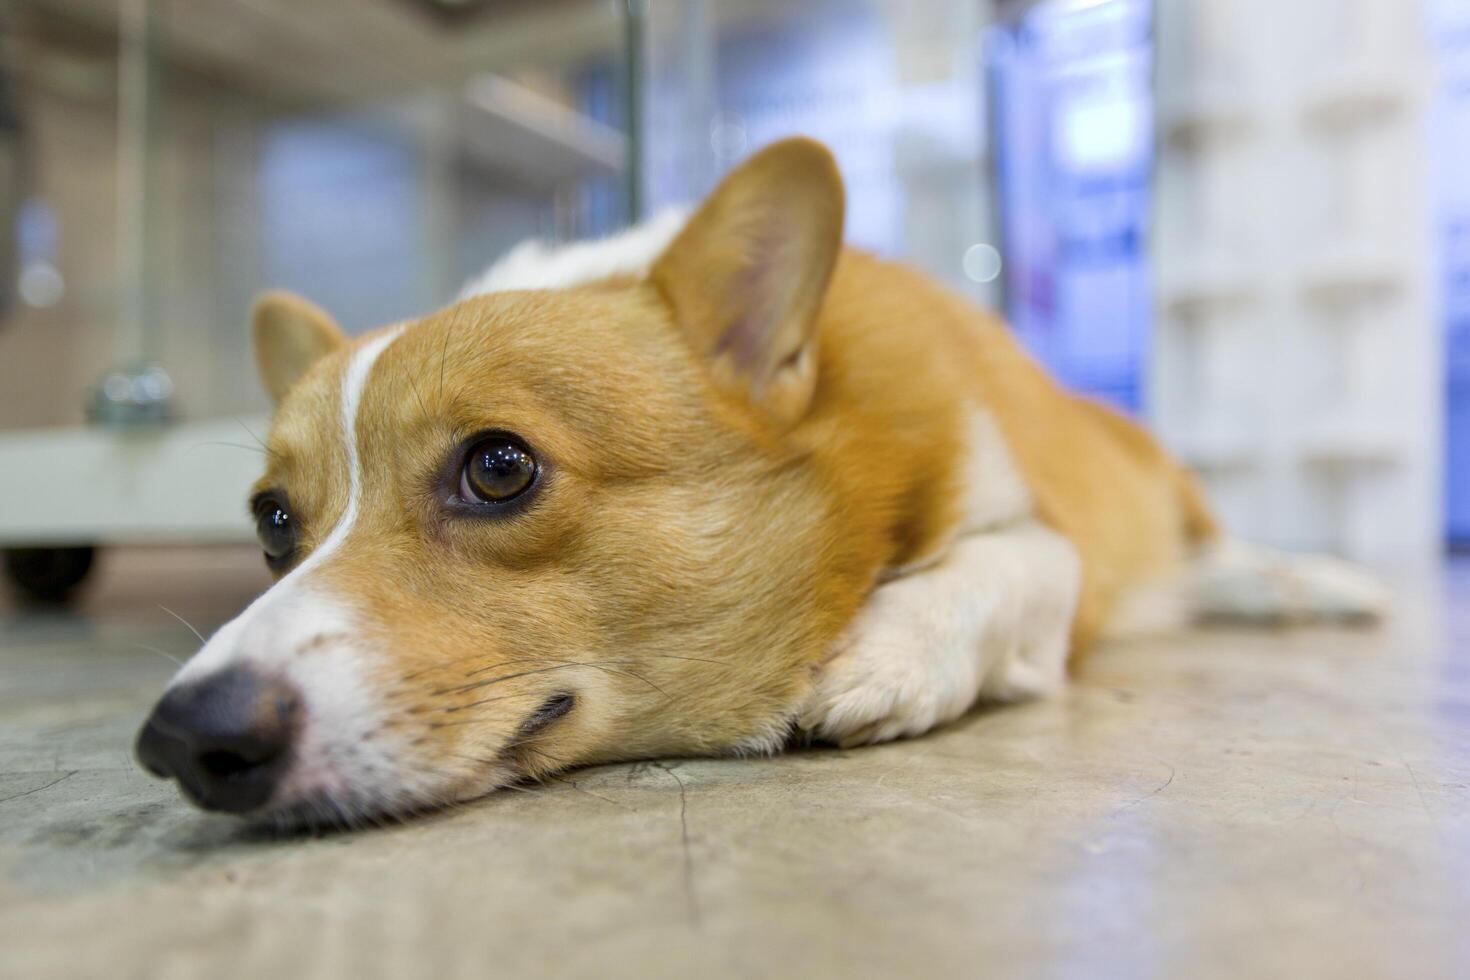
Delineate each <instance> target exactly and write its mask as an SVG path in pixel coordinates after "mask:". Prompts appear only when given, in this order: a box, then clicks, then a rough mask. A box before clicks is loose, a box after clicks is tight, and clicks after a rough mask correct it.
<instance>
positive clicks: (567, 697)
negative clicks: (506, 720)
mask: <svg viewBox="0 0 1470 980" xmlns="http://www.w3.org/2000/svg"><path fill="white" fill-rule="evenodd" d="M576 706H577V696H576V695H575V694H572V693H571V692H570V691H558V692H557V693H556V694H553V695H551V697H549V698H547V699H546V700H545V701H542V702H541V706H540V707H538V708H537V709H536V710H535V711H533V712H531V714H530V715H528V716H527V718H526V720H525V721H523V722H521V727H520V728H519V729H518V730H517V732H516V737H517V738H518V739H524V738H530V737H531V736H533V735H538V734H540V733H541V732H542V731H544V730H545V729H547V728H548V727H550V726H551V723H552V722H554V721H557V720H559V719H561V718H564V717H566V716H567V715H569V714H571V713H572V709H573V708H575V707H576Z"/></svg>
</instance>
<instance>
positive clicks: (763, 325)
mask: <svg viewBox="0 0 1470 980" xmlns="http://www.w3.org/2000/svg"><path fill="white" fill-rule="evenodd" d="M842 210H843V194H842V178H841V177H840V176H839V175H838V173H837V165H836V163H835V162H834V161H833V159H832V154H831V153H829V152H828V151H827V148H826V147H824V146H822V145H821V144H820V143H816V142H813V141H812V140H808V139H788V140H782V141H781V142H779V143H774V144H772V145H771V146H768V147H766V148H765V149H763V150H761V151H760V152H759V153H756V154H755V155H754V156H752V157H751V158H750V159H748V160H746V161H745V162H744V163H742V164H741V165H740V166H739V167H737V168H735V170H733V171H732V172H731V173H730V174H729V175H728V176H726V177H725V179H724V180H723V181H722V182H721V183H720V185H719V186H718V187H716V188H715V190H714V192H713V193H711V194H710V196H709V197H708V198H706V199H705V201H704V203H703V204H702V205H700V207H699V210H698V211H696V212H695V213H694V215H693V216H692V217H691V218H690V219H689V223H688V224H686V225H685V226H684V230H683V231H682V232H680V233H679V236H678V237H677V238H675V239H674V242H673V244H672V245H670V246H669V248H668V250H667V251H665V252H664V254H663V255H662V256H661V257H660V258H659V260H658V261H657V262H656V263H655V264H654V266H653V270H652V272H651V273H650V279H651V280H652V282H653V283H654V284H655V285H656V286H657V287H658V289H659V290H660V291H661V292H662V294H663V296H664V298H665V299H666V300H667V302H668V303H669V304H670V305H671V306H672V307H673V310H674V315H675V316H676V317H677V319H678V321H679V324H680V326H681V327H682V328H683V330H684V333H685V336H686V337H688V339H689V342H690V343H691V344H693V345H694V349H695V350H696V351H697V352H698V353H699V354H701V355H703V356H704V357H705V359H706V360H707V362H708V364H709V366H710V370H711V372H712V373H713V376H714V379H715V381H716V383H717V384H719V385H720V386H722V387H724V388H725V389H726V390H728V391H731V392H732V393H734V394H738V395H740V396H743V397H745V398H748V399H749V400H750V402H751V403H752V404H754V405H755V406H756V408H758V409H759V410H761V411H762V412H763V413H764V414H765V415H766V416H768V417H769V418H770V419H772V420H773V421H775V422H776V423H777V424H779V425H783V426H785V425H790V424H792V423H794V422H796V421H797V420H798V419H800V418H801V416H802V415H803V414H804V413H805V412H806V410H807V407H808V406H809V405H810V403H811V397H812V391H813V389H814V388H815V386H816V374H817V354H816V350H815V346H816V337H815V325H816V318H817V312H818V310H819V309H820V307H821V305H822V298H823V296H824V295H825V294H826V292H827V282H828V280H829V279H830V278H831V276H832V268H833V266H834V265H835V264H836V261H837V255H838V253H839V251H840V250H841V248H842Z"/></svg>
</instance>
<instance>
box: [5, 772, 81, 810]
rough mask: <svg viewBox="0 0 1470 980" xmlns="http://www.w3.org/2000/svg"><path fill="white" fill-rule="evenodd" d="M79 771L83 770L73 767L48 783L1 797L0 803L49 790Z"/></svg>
mask: <svg viewBox="0 0 1470 980" xmlns="http://www.w3.org/2000/svg"><path fill="white" fill-rule="evenodd" d="M79 772H81V770H80V769H73V770H71V771H70V772H68V773H66V774H65V775H62V776H59V777H57V778H56V779H53V780H51V782H49V783H47V784H46V785H44V786H37V787H36V788H35V789H28V790H26V791H25V792H24V793H16V794H15V795H14V796H7V797H4V798H0V803H9V802H10V801H11V800H19V799H21V798H23V797H26V796H34V795H35V794H37V793H40V792H42V791H43V790H48V789H50V788H51V787H53V786H56V785H57V784H59V783H64V782H66V781H67V780H68V779H70V778H71V777H73V776H75V775H76V774H77V773H79Z"/></svg>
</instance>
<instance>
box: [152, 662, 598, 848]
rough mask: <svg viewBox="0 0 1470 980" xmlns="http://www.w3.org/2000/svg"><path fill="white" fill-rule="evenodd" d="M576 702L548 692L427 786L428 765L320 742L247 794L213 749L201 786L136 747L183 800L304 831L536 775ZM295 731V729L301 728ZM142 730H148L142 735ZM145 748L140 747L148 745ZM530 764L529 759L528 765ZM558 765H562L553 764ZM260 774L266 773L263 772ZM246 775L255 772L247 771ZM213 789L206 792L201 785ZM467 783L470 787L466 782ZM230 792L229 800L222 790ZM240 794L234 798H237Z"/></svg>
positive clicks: (203, 764) (385, 815) (402, 811)
mask: <svg viewBox="0 0 1470 980" xmlns="http://www.w3.org/2000/svg"><path fill="white" fill-rule="evenodd" d="M576 706H577V696H576V694H574V693H573V692H571V691H556V692H554V693H552V694H550V695H548V696H547V697H545V698H544V699H543V700H542V701H541V702H540V704H538V705H537V707H536V708H535V709H534V710H533V711H531V712H530V713H529V714H528V715H526V717H525V718H524V719H523V720H522V721H521V723H520V724H519V725H518V726H517V727H516V728H515V729H514V731H513V732H512V734H511V735H510V736H509V737H507V738H506V739H505V742H504V744H503V745H502V746H501V747H500V748H499V750H498V751H497V752H495V753H494V754H493V755H490V754H487V755H486V756H485V757H483V758H477V759H476V760H475V761H476V762H478V763H480V764H481V765H480V766H479V767H478V768H479V771H477V772H473V773H468V774H465V773H461V774H460V775H459V776H458V777H456V778H451V779H446V780H444V781H443V782H444V783H445V785H440V786H430V785H428V784H427V781H425V782H421V780H422V777H423V774H424V773H426V772H430V773H431V772H434V771H435V768H434V767H433V766H428V765H426V766H409V767H407V768H408V770H409V774H408V775H404V774H396V775H395V774H394V772H393V770H394V769H396V768H398V767H396V766H393V765H391V764H389V765H386V766H385V765H384V764H383V760H368V759H367V758H364V757H362V755H361V754H360V753H358V752H357V751H355V749H356V747H354V746H345V747H344V746H325V747H321V746H318V748H319V749H320V750H321V751H320V752H318V753H316V754H318V755H320V756H322V758H320V759H318V760H316V762H315V763H313V760H312V759H311V758H309V757H307V756H308V755H309V753H301V752H297V751H292V752H291V753H290V754H289V755H290V758H291V763H292V764H290V765H272V766H271V767H270V768H271V771H272V779H273V785H272V786H270V787H269V788H265V789H261V788H258V787H257V788H256V789H257V791H255V792H252V793H251V794H250V795H249V798H248V799H246V798H245V797H244V795H242V793H241V792H240V791H239V787H238V786H235V784H236V783H238V782H240V774H239V773H238V772H234V771H228V772H226V771H215V770H217V769H220V767H219V766H215V765H213V763H214V762H215V761H216V760H215V756H216V755H218V753H217V752H204V753H201V755H200V758H199V761H198V767H200V771H201V772H204V771H205V769H208V770H209V771H208V773H207V775H208V776H209V777H210V778H211V779H213V780H214V782H206V783H203V784H201V780H202V779H203V777H202V776H199V777H196V776H195V775H194V774H193V772H192V769H191V771H190V772H189V773H182V772H178V771H174V770H173V769H171V768H170V767H168V766H165V765H163V764H162V763H160V762H159V761H158V759H157V758H155V755H156V753H152V752H144V751H141V750H140V755H139V757H140V761H141V762H142V763H143V765H144V768H146V769H147V770H148V771H149V772H150V773H152V774H153V775H155V776H160V777H163V778H168V779H174V780H176V781H177V782H178V783H179V784H180V786H181V787H182V788H183V789H184V790H185V795H186V797H187V798H188V799H189V800H190V801H191V802H193V803H194V804H195V805H197V806H199V807H200V808H201V809H205V810H214V811H226V812H229V813H231V814H233V815H234V816H237V817H240V818H242V819H243V820H244V821H246V822H247V823H250V824H252V825H259V826H261V827H264V828H268V829H271V830H276V831H286V832H290V831H296V830H302V829H306V828H319V827H336V828H342V829H346V828H351V827H358V826H364V825H367V824H376V823H381V822H383V821H396V820H401V819H404V818H406V817H410V816H413V815H415V814H419V813H424V812H428V811H431V810H435V809H438V808H440V807H441V806H443V805H445V804H448V803H456V802H463V801H465V800H469V799H473V798H475V797H478V796H482V795H485V794H487V793H490V792H493V791H494V790H496V789H499V788H501V787H504V786H506V785H513V784H515V783H517V782H521V781H524V780H527V779H531V778H534V773H535V772H536V771H538V770H544V768H545V765H544V763H545V762H546V760H547V759H550V758H553V757H550V756H548V754H547V753H545V752H543V751H541V750H540V749H539V748H538V747H537V745H536V743H537V742H538V741H539V738H540V736H542V735H543V734H544V733H545V732H546V731H547V729H549V728H550V727H552V726H553V725H554V724H555V723H556V722H558V721H560V720H561V719H563V718H565V717H567V716H568V715H569V714H571V712H572V711H573V710H574V709H575V708H576ZM297 730H298V731H299V730H300V728H299V727H298V729H297ZM146 732H147V729H145V737H146ZM146 747H147V746H145V748H146ZM532 763H534V764H532ZM558 768H561V767H560V766H558ZM261 771H263V770H261ZM250 775H251V776H256V775H258V772H257V771H256V770H252V771H251V773H250ZM215 782H218V783H219V784H220V785H219V787H218V792H213V791H211V792H210V793H206V792H204V789H202V788H201V785H203V786H207V787H213V786H214V783H215ZM465 784H467V787H466V785H465ZM226 789H228V790H229V792H230V793H231V794H233V795H230V796H229V797H228V798H226V796H225V795H224V794H225V790H226ZM237 797H238V798H237Z"/></svg>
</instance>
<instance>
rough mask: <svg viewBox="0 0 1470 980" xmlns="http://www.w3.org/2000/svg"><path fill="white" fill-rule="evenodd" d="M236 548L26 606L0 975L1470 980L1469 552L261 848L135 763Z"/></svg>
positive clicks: (4, 667) (9, 656) (0, 737)
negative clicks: (830, 734)
mask: <svg viewBox="0 0 1470 980" xmlns="http://www.w3.org/2000/svg"><path fill="white" fill-rule="evenodd" d="M262 581H263V579H262V577H261V573H260V572H259V571H258V570H257V569H256V567H255V559H254V557H253V556H250V555H246V554H242V553H240V552H237V551H233V550H218V551H203V552H193V553H187V554H178V553H169V552H162V553H151V552H145V553H130V554H126V555H120V556H114V557H113V559H112V560H111V561H110V562H109V563H108V565H107V566H106V567H105V568H104V569H103V574H102V576H101V581H99V582H98V583H97V585H98V587H97V589H96V590H94V592H93V594H92V595H91V596H90V597H89V598H88V600H87V602H86V603H85V604H84V605H83V607H82V609H81V611H80V612H79V613H78V614H75V615H71V616H65V617H59V616H35V615H20V614H19V613H17V612H15V611H14V610H10V611H5V610H3V609H0V977H6V978H9V977H26V978H31V977H53V976H57V977H61V976H68V977H70V976H74V977H119V978H125V977H139V978H143V977H146V978H150V980H151V978H197V977H226V976H248V977H294V976H311V977H337V976H343V977H348V976H350V977H418V976H431V977H434V978H436V980H450V978H460V977H464V978H481V977H491V976H501V975H504V976H597V977H649V976H685V975H687V976H700V977H723V976H734V977H764V976H792V977H829V976H855V977H856V976H862V977H868V976H873V977H879V976H893V977H899V976H902V977H910V976H912V977H972V976H999V977H1114V976H1116V977H1128V978H1134V977H1140V978H1148V977H1159V978H1174V977H1190V978H1208V977H1222V978H1223V977H1231V978H1235V977H1283V978H1285V977H1293V978H1294V977H1319V976H1320V977H1325V976H1331V977H1334V978H1352V977H1392V978H1414V977H1447V978H1448V977H1467V976H1470V566H1463V565H1461V566H1453V565H1452V566H1450V567H1449V568H1448V569H1447V570H1446V571H1445V572H1444V574H1443V575H1442V576H1437V577H1435V579H1434V580H1433V581H1432V582H1430V583H1429V584H1427V585H1419V586H1407V585H1406V586H1405V588H1404V599H1403V602H1402V612H1401V613H1400V615H1399V617H1398V619H1397V620H1396V621H1395V622H1394V623H1393V624H1392V625H1391V626H1389V627H1387V628H1385V629H1383V630H1381V631H1378V632H1373V633H1347V632H1307V631H1303V632H1293V633H1286V634H1278V635H1253V634H1247V633H1227V632H1210V633H1201V634H1195V635H1189V636H1183V637H1176V638H1172V639H1168V640H1150V641H1147V642H1143V641H1140V642H1132V643H1128V644H1126V645H1121V646H1116V647H1114V648H1112V649H1107V650H1103V651H1100V652H1099V653H1098V654H1097V655H1096V656H1095V657H1094V658H1093V659H1092V660H1091V661H1090V662H1089V663H1088V665H1087V666H1086V667H1085V669H1084V671H1083V673H1082V676H1081V677H1080V678H1079V680H1078V682H1077V683H1076V684H1075V685H1074V687H1073V688H1072V690H1071V691H1070V693H1068V694H1067V695H1066V696H1065V697H1062V698H1059V699H1057V700H1053V701H1050V702H1046V703H1040V704H1033V705H1027V706H1023V707H1019V708H1011V709H1005V710H999V711H990V712H985V713H979V714H975V715H973V716H971V717H969V718H968V719H966V720H965V721H963V722H962V723H960V724H958V725H955V726H953V727H951V728H949V729H946V730H944V731H942V732H940V733H937V734H935V735H932V736H931V737H928V738H924V739H921V740H918V741H914V742H908V743H904V744H897V745H891V746H884V747H880V748H875V749H865V750H861V751H854V752H839V751H835V750H833V751H810V752H803V753H798V754H793V755H787V756H783V757H779V758H773V759H760V760H744V761H738V760H721V761H689V760H684V761H663V762H652V763H641V764H636V765H625V766H608V767H603V768H598V769H593V770H585V771H581V772H577V773H575V774H572V775H570V776H569V777H567V778H566V779H564V780H562V781H558V782H552V783H550V784H548V785H545V786H541V787H534V788H530V789H528V790H525V791H519V792H506V793H502V794H500V795H498V796H495V797H492V798H489V799H486V800H483V801H481V802H478V803H475V804H472V805H468V806H464V807H462V808H459V809H457V810H455V811H453V812H449V813H445V814H441V815H438V816H434V817H429V818H425V819H419V820H416V821H413V822H410V823H406V824H402V825H396V826H391V827H388V828H384V829H379V830H373V831H369V832H361V833H351V834H333V835H326V836H319V837H298V838H289V839H281V838H264V837H258V836H251V835H249V834H242V833H241V832H240V830H239V828H238V827H237V826H236V825H235V824H233V823H232V822H230V821H229V820H226V819H223V818H211V817H206V816H204V815H201V814H199V813H197V812H195V811H193V810H191V809H189V808H188V807H186V806H185V805H184V804H183V803H181V802H180V801H179V799H178V798H177V797H176V795H175V793H174V792H173V790H172V789H171V788H170V787H168V786H166V785H164V784H161V783H158V782H155V781H153V780H150V779H148V778H146V777H145V776H143V775H142V774H141V773H140V772H139V771H137V770H136V769H135V768H134V767H133V766H132V764H131V761H130V759H129V755H128V751H129V742H130V739H131V736H132V733H133V730H134V728H135V726H136V725H137V723H138V721H139V719H140V717H141V715H142V713H143V711H144V710H145V708H146V706H147V705H148V703H149V701H150V699H151V698H152V697H153V696H154V695H155V694H156V692H157V691H158V689H159V688H160V686H161V685H162V684H163V682H164V681H165V679H166V678H167V677H168V675H169V673H170V672H171V671H172V670H173V668H174V665H173V664H172V663H170V662H169V660H168V659H167V658H168V657H171V656H181V655H186V654H187V653H188V652H189V650H190V647H191V644H192V643H193V638H192V636H191V634H190V633H189V631H188V629H187V628H186V627H185V626H184V625H182V624H181V623H180V622H179V621H178V620H177V619H175V618H174V617H173V616H172V615H170V614H169V613H168V612H165V611H163V610H162V609H161V608H160V607H159V606H158V603H160V602H162V603H164V604H165V605H167V606H168V607H169V609H170V610H172V611H173V612H176V613H178V614H180V615H182V616H184V617H185V618H187V619H189V620H191V621H196V622H197V624H198V625H199V626H200V627H201V628H205V627H208V626H210V625H213V624H217V623H218V622H219V621H221V620H222V618H224V617H226V616H228V615H229V614H230V612H231V610H233V609H234V608H237V607H238V606H239V605H241V604H242V603H243V602H244V601H246V600H247V599H248V597H249V595H250V594H251V592H252V591H253V590H254V589H255V588H257V587H258V586H259V584H260V583H261V582H262Z"/></svg>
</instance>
